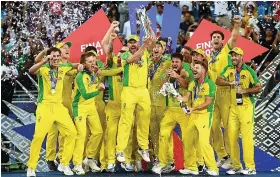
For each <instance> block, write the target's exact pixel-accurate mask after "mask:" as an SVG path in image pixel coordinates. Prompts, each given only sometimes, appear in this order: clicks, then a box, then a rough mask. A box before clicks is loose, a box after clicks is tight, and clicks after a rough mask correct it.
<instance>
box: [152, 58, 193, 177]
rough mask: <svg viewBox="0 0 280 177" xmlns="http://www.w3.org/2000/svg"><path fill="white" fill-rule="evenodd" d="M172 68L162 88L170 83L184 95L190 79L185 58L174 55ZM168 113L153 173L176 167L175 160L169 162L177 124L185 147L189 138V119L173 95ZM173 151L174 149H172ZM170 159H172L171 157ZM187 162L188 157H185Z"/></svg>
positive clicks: (169, 101)
mask: <svg viewBox="0 0 280 177" xmlns="http://www.w3.org/2000/svg"><path fill="white" fill-rule="evenodd" d="M171 58H172V68H170V69H168V70H166V74H164V75H163V76H162V81H161V84H160V85H161V86H162V85H163V84H164V83H166V82H170V83H172V84H173V86H174V88H175V89H176V90H177V91H178V93H179V94H181V95H184V94H185V92H186V91H185V90H186V88H187V84H188V83H187V80H186V78H187V77H189V76H188V74H187V72H186V71H185V70H184V69H183V56H182V55H181V54H179V53H175V54H172V56H171ZM166 97H167V98H166V100H167V101H166V106H167V108H166V111H165V112H164V117H163V119H162V120H161V122H160V133H159V152H158V160H159V163H157V164H155V165H154V167H153V169H152V171H153V172H154V173H157V174H161V173H169V172H171V171H172V170H173V169H174V168H175V166H174V160H173V159H172V161H171V162H170V161H168V160H170V159H168V156H169V150H170V146H169V145H170V138H171V136H172V131H173V129H174V128H175V126H176V124H177V123H178V124H179V125H180V128H181V131H182V142H183V147H184V146H185V144H186V141H187V138H186V134H185V133H184V132H185V127H186V126H187V124H186V123H187V118H186V115H185V114H184V112H183V111H182V109H181V107H180V103H179V102H178V101H177V100H176V98H174V96H173V95H171V94H168V96H166ZM172 149H173V148H172ZM172 157H173V156H172ZM169 158H170V157H169ZM184 160H185V161H186V160H187V159H186V156H184Z"/></svg>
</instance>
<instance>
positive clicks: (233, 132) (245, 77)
mask: <svg viewBox="0 0 280 177" xmlns="http://www.w3.org/2000/svg"><path fill="white" fill-rule="evenodd" d="M229 54H230V55H231V60H232V65H228V66H227V67H225V68H224V69H223V71H222V72H221V75H220V76H219V77H218V79H217V81H216V84H217V85H221V86H229V87H230V88H231V89H230V92H231V106H230V113H229V120H228V133H229V134H228V135H229V144H230V149H231V154H230V155H231V159H232V166H233V167H232V169H231V170H229V171H227V172H226V173H227V174H229V175H233V174H244V175H255V174H256V167H255V162H254V140H253V132H254V118H253V117H254V105H255V98H254V97H253V95H252V94H257V93H259V92H260V91H261V89H262V86H261V83H260V81H259V80H258V77H257V75H256V73H255V71H254V70H253V69H252V68H250V67H249V66H247V65H246V64H245V63H243V51H242V49H240V48H237V47H236V48H234V49H232V51H230V53H229ZM240 133H241V138H242V148H243V158H244V162H245V166H246V170H243V168H242V164H241V162H240V152H239V151H240V148H239V143H238V139H239V135H240Z"/></svg>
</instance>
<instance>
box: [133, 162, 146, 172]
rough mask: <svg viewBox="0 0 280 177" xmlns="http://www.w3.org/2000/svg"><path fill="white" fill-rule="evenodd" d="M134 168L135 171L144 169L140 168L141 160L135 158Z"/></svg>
mask: <svg viewBox="0 0 280 177" xmlns="http://www.w3.org/2000/svg"><path fill="white" fill-rule="evenodd" d="M135 168H136V171H137V172H140V171H144V170H143V168H142V162H141V160H137V161H136V162H135Z"/></svg>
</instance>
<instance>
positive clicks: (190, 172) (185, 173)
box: [179, 168, 198, 175]
mask: <svg viewBox="0 0 280 177" xmlns="http://www.w3.org/2000/svg"><path fill="white" fill-rule="evenodd" d="M179 172H180V173H182V174H184V175H198V171H193V170H189V169H186V168H185V169H181V170H179Z"/></svg>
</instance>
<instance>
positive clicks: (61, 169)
mask: <svg viewBox="0 0 280 177" xmlns="http://www.w3.org/2000/svg"><path fill="white" fill-rule="evenodd" d="M57 170H58V171H60V172H63V165H62V164H59V165H58V167H57Z"/></svg>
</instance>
